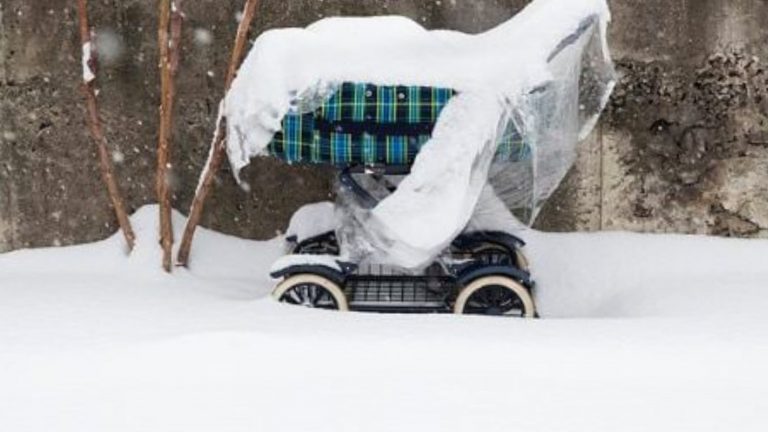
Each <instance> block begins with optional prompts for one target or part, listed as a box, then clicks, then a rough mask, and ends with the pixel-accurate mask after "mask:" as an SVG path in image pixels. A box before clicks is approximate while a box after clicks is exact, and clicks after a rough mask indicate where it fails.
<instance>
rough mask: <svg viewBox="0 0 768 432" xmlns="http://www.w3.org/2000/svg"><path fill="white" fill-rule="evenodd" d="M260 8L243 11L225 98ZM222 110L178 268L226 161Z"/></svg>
mask: <svg viewBox="0 0 768 432" xmlns="http://www.w3.org/2000/svg"><path fill="white" fill-rule="evenodd" d="M258 5H259V0H246V3H245V6H244V8H243V16H242V19H241V20H240V24H239V25H238V27H237V35H236V36H235V45H234V48H233V49H232V56H231V58H230V61H229V67H228V68H227V76H226V80H225V84H224V87H225V88H224V94H225V98H226V92H227V91H229V87H230V86H231V85H232V81H234V79H235V76H236V75H237V69H238V68H239V67H240V62H241V61H242V59H243V55H244V51H245V44H246V42H247V41H248V30H249V29H250V27H251V21H253V18H254V16H255V15H256V8H257V7H258ZM219 110H220V112H219V118H218V120H217V122H216V131H215V132H214V138H213V141H212V142H211V149H210V153H209V156H208V161H207V162H206V165H205V168H204V169H203V173H202V176H201V179H200V183H199V184H198V187H197V191H196V192H195V198H194V199H193V200H192V206H191V208H190V209H189V218H188V219H187V225H186V226H185V227H184V235H183V237H182V239H181V245H180V246H179V253H178V255H177V257H176V264H177V265H181V266H186V265H187V264H188V261H189V252H190V250H191V248H192V239H193V237H194V235H195V229H196V228H197V225H198V224H199V223H200V217H201V216H202V214H203V208H204V207H205V200H206V198H207V197H208V194H209V193H210V190H211V187H212V186H213V181H214V178H215V175H216V172H217V171H218V170H219V167H221V162H222V161H223V159H224V153H225V148H226V145H225V144H226V139H227V130H226V119H225V118H224V117H222V112H221V111H222V110H223V103H222V106H221V107H220V108H219Z"/></svg>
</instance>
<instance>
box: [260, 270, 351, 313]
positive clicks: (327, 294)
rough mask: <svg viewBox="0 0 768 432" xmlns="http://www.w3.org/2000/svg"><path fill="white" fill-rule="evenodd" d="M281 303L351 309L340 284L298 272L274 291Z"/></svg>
mask: <svg viewBox="0 0 768 432" xmlns="http://www.w3.org/2000/svg"><path fill="white" fill-rule="evenodd" d="M272 297H274V298H275V299H276V300H277V301H279V302H280V303H287V304H291V305H296V306H304V307H308V308H314V309H328V310H341V311H346V310H349V306H348V304H347V298H346V296H344V292H343V291H342V290H341V288H339V286H338V285H337V284H336V283H334V282H332V281H330V280H328V279H326V278H324V277H322V276H318V275H314V274H298V275H295V276H291V277H289V278H286V279H285V280H283V281H282V282H280V284H278V285H277V287H276V288H275V290H274V291H272Z"/></svg>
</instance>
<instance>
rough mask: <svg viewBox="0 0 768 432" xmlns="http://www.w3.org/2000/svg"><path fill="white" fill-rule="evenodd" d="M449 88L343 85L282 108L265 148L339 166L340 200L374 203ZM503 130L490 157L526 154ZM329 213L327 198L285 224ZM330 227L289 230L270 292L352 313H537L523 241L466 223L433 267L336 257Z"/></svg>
mask: <svg viewBox="0 0 768 432" xmlns="http://www.w3.org/2000/svg"><path fill="white" fill-rule="evenodd" d="M454 94H455V92H454V91H453V90H451V89H446V88H434V87H419V86H377V85H373V84H361V83H343V84H342V85H341V86H340V87H339V88H338V90H337V91H335V92H334V93H333V95H332V96H331V97H329V98H327V99H325V100H324V101H323V102H322V104H321V105H320V107H319V108H317V109H316V110H314V111H311V112H309V113H305V114H288V115H286V116H285V117H284V118H283V129H282V132H279V133H277V134H276V135H275V137H274V139H273V140H272V142H271V143H270V145H269V153H270V155H272V156H273V157H277V158H280V159H282V160H284V161H286V162H288V163H303V164H327V165H332V166H335V167H337V168H339V170H340V174H339V181H338V185H339V188H340V190H339V191H338V193H339V195H342V196H343V197H344V198H343V199H341V200H342V201H343V202H342V203H341V204H340V208H342V209H344V208H347V207H349V206H361V207H364V208H373V207H375V206H376V205H377V204H378V203H379V201H380V198H377V197H376V196H374V192H371V190H370V189H374V190H376V191H378V192H381V191H384V193H385V194H386V192H387V189H389V191H394V189H395V187H396V186H395V184H394V182H395V181H396V178H397V177H398V176H402V175H407V174H409V172H410V169H411V166H412V165H413V162H414V159H415V158H416V155H417V154H418V152H419V149H420V148H421V147H422V146H423V145H424V143H426V142H427V141H428V140H429V139H430V137H431V132H432V129H433V128H434V126H435V122H436V121H437V119H438V117H439V115H440V112H441V111H442V110H443V108H444V107H445V105H446V104H447V103H448V101H449V100H450V99H451V97H453V96H454ZM505 137H506V138H505V139H504V140H502V141H501V142H500V143H499V147H498V152H497V155H496V158H497V159H498V160H505V159H506V160H516V161H519V160H523V159H525V158H527V157H529V156H530V152H529V149H528V148H527V146H526V145H525V144H524V143H523V141H522V139H521V137H520V135H519V134H517V133H510V134H506V135H505ZM360 177H362V178H360ZM393 177H394V180H392V178H393ZM337 211H338V210H337ZM323 212H325V214H324V215H323V214H322V213H323ZM333 212H334V209H333V208H330V207H329V206H323V205H319V206H318V205H315V206H311V207H309V208H308V209H307V211H306V212H305V214H301V213H299V214H297V215H296V216H295V217H294V220H293V221H292V222H293V223H292V225H300V226H310V227H311V226H313V224H315V225H314V226H315V227H317V228H316V229H315V230H317V229H318V228H319V230H321V231H322V230H323V228H324V227H323V224H320V225H319V226H318V225H316V224H317V223H318V221H321V220H329V219H330V220H334V219H335V216H333ZM302 219H303V220H302ZM341 223H343V221H342V222H341ZM331 227H332V226H331ZM332 228H333V227H332ZM337 230H338V227H336V229H331V230H328V231H325V232H320V233H314V234H315V235H311V234H306V233H305V232H302V231H306V228H304V229H302V228H297V229H296V231H297V232H290V231H289V236H288V241H289V242H290V244H291V249H292V250H291V255H289V256H287V257H285V258H283V259H281V260H280V261H278V262H277V263H276V264H275V266H274V271H273V272H272V276H273V277H275V278H281V279H283V280H282V282H281V283H280V284H279V285H278V286H277V288H275V290H274V297H275V298H276V299H278V300H279V301H281V302H285V303H289V304H300V305H305V306H309V307H317V308H323V309H340V310H347V309H350V310H357V311H378V312H382V311H396V312H450V311H455V312H457V313H484V314H499V315H502V314H503V315H508V314H516V315H519V316H526V317H531V316H533V315H534V313H535V308H534V303H533V299H532V297H531V294H530V290H531V289H532V287H533V282H532V280H531V278H530V274H529V271H528V263H527V261H526V259H525V257H524V255H523V254H522V252H521V249H522V247H523V246H524V244H525V243H524V242H523V241H522V240H521V239H519V238H517V237H515V236H514V235H512V234H509V233H505V232H500V231H466V232H464V233H462V234H461V235H459V236H458V237H457V238H456V239H454V240H453V241H452V243H451V245H450V247H449V248H448V250H446V251H445V252H444V253H443V254H441V256H440V257H439V258H438V259H437V260H436V261H435V262H434V263H433V264H432V265H429V266H427V267H426V268H425V269H421V270H420V271H413V270H408V269H403V268H397V267H393V266H389V265H382V264H378V263H375V262H373V263H372V262H367V263H364V264H362V265H361V263H357V262H345V261H343V260H340V259H337V258H336V256H338V255H339V253H340V245H339V242H338V240H337V238H338V234H337ZM302 237H303V238H302Z"/></svg>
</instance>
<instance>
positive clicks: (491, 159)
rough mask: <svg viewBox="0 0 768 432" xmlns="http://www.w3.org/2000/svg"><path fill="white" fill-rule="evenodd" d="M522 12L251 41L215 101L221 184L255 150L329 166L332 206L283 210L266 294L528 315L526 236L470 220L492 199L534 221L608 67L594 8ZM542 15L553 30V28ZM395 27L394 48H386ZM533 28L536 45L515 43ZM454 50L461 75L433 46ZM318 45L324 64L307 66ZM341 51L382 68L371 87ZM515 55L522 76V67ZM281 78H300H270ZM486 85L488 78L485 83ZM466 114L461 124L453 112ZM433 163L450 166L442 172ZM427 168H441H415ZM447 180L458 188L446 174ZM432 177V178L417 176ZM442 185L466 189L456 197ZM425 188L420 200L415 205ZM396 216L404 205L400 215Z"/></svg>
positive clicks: (603, 94) (352, 306) (332, 25)
mask: <svg viewBox="0 0 768 432" xmlns="http://www.w3.org/2000/svg"><path fill="white" fill-rule="evenodd" d="M534 4H538V5H537V6H536V7H531V9H530V10H528V11H525V12H523V13H521V14H520V18H519V19H513V20H511V21H510V22H508V23H507V24H503V25H501V26H499V27H498V28H497V29H494V30H491V31H489V32H487V33H486V34H483V35H477V36H467V35H461V36H460V35H457V34H453V33H450V34H449V33H444V32H443V33H440V32H437V33H434V34H429V32H426V31H425V30H424V29H423V28H421V27H419V26H418V25H417V24H415V23H413V22H410V21H407V22H406V21H405V20H404V19H398V18H385V19H382V20H377V21H366V20H365V19H335V20H325V21H321V22H319V23H318V24H316V25H313V26H310V27H308V28H307V30H297V29H288V30H285V31H282V32H277V33H271V34H269V35H268V36H265V37H264V38H263V39H261V41H257V43H256V44H255V45H254V48H253V50H252V54H250V55H249V58H248V59H246V62H245V63H244V66H243V69H242V71H241V74H240V75H238V79H237V80H236V81H235V83H234V85H233V88H232V90H230V93H229V95H228V105H227V107H226V108H225V110H226V111H227V113H226V118H227V119H228V122H229V124H228V135H229V136H230V137H235V139H233V138H230V139H229V141H228V154H229V158H230V162H231V163H232V165H233V168H234V170H235V174H236V175H237V173H238V172H239V168H241V167H242V166H245V165H247V163H248V161H249V158H251V157H254V156H257V155H267V156H270V157H274V158H277V159H280V160H282V161H284V162H286V163H288V164H305V165H323V166H332V167H335V168H336V169H338V171H339V176H338V182H337V203H336V204H335V205H333V204H330V203H326V204H316V205H312V206H308V207H306V208H303V209H301V210H299V212H297V213H296V214H295V215H294V218H293V220H292V222H291V227H290V228H289V231H288V233H287V237H286V238H287V243H288V252H289V253H288V255H286V256H284V257H282V258H280V259H279V260H277V262H275V264H274V265H273V267H272V269H271V272H270V274H271V276H272V277H273V278H275V279H277V280H279V281H280V282H279V283H278V285H277V286H276V288H275V289H274V291H273V297H274V298H275V299H276V300H277V301H279V302H282V303H287V304H292V305H301V306H305V307H310V308H318V309H332V310H342V311H344V310H352V311H367V312H401V313H419V312H427V313H456V314H476V315H495V316H511V317H524V318H532V317H536V316H537V310H536V306H535V303H534V296H533V291H534V287H535V284H534V281H533V279H532V277H531V269H530V266H529V263H528V260H527V259H526V257H525V255H524V254H523V248H524V246H525V242H524V241H523V240H522V239H520V238H519V237H517V236H515V235H514V234H512V231H513V230H511V229H507V228H509V226H510V225H509V224H505V225H503V226H504V228H502V229H497V228H496V227H498V226H500V225H494V224H493V223H489V224H483V223H474V222H475V221H473V219H472V218H474V217H475V215H476V214H478V209H480V208H481V207H483V206H482V205H481V202H482V201H483V199H482V198H481V197H482V196H485V195H488V196H491V199H490V200H487V202H484V203H483V205H486V204H490V205H488V206H487V207H488V208H490V209H491V210H490V212H491V213H494V214H496V215H498V214H502V213H504V214H507V215H509V216H510V218H511V219H512V220H515V221H517V219H523V220H524V221H525V222H527V223H530V222H532V220H533V219H534V218H535V216H536V212H537V211H538V209H540V207H541V205H542V203H543V202H544V201H545V200H546V199H547V198H548V197H549V196H550V195H551V194H552V192H553V191H554V190H555V188H556V187H557V186H558V184H559V183H560V181H561V180H562V179H563V177H564V176H565V174H566V172H567V171H568V169H569V168H570V167H571V166H572V164H573V162H574V160H575V154H576V150H575V149H576V144H577V143H578V141H579V140H580V139H583V138H584V137H585V136H586V135H587V134H588V133H589V132H590V131H591V129H592V127H593V126H594V124H595V122H596V120H597V117H598V115H599V113H600V111H602V109H603V107H604V106H605V104H606V102H607V99H608V96H609V95H610V92H611V90H612V88H613V84H614V82H615V72H614V69H613V65H612V62H611V60H610V55H609V54H608V52H607V43H606V42H605V28H606V26H605V24H606V23H607V20H608V19H609V18H608V16H609V14H608V10H607V5H606V3H605V2H604V1H603V0H579V1H578V2H557V1H555V0H537V1H536V2H534ZM565 5H568V7H564V6H565ZM547 20H552V21H554V22H558V23H561V24H563V23H564V24H563V25H560V26H559V27H558V26H554V27H552V30H551V31H550V30H547V29H549V28H550V27H549V26H547V25H545V24H546V22H547ZM393 29H394V30H393ZM398 29H399V30H398ZM337 30H338V32H337ZM368 30H370V31H374V32H375V31H378V32H379V39H376V42H374V43H373V45H372V46H378V47H380V49H379V50H371V49H367V48H366V47H364V45H362V44H361V45H359V46H358V45H355V43H356V42H355V41H354V40H352V39H351V38H352V36H353V35H356V34H361V33H360V32H363V31H368ZM395 30H397V31H395ZM400 30H402V33H403V34H404V35H407V37H406V36H403V37H402V38H399V37H394V38H393V36H392V35H395V34H396V33H397V32H398V31H400ZM344 32H347V33H344ZM534 33H536V34H537V36H536V39H534V41H536V43H531V44H527V45H524V44H520V43H519V41H520V40H521V39H520V38H521V37H528V36H529V35H531V34H534ZM374 39H375V38H374ZM323 41H332V42H330V43H328V44H326V45H323V43H324V42H323ZM348 41H351V42H350V44H348V45H345V43H347V42H348ZM532 42H533V41H532ZM452 44H455V46H456V47H459V48H457V50H458V51H461V52H463V53H466V56H467V57H466V58H471V59H472V62H471V67H463V65H465V64H466V61H465V60H464V59H465V58H464V57H461V56H457V55H454V56H450V55H445V54H444V53H443V51H441V50H443V49H445V48H446V47H448V46H452ZM413 45H417V46H419V47H421V48H422V49H423V48H424V47H428V46H433V47H434V49H433V50H431V51H430V50H426V51H422V52H423V53H424V54H423V55H422V54H421V52H420V53H419V54H416V55H410V56H409V54H407V53H400V52H398V51H397V50H398V49H401V48H402V49H407V48H409V47H410V46H413ZM506 46H511V47H512V48H511V49H506V48H503V47H506ZM321 47H322V48H323V53H322V55H312V54H313V53H314V52H317V51H318V50H319V49H320V48H321ZM360 47H363V48H365V49H359V48H360ZM381 47H384V48H381ZM499 47H502V48H499ZM462 50H463V51H462ZM493 50H495V51H493ZM458 51H457V52H458ZM334 52H337V54H334ZM430 52H434V53H435V54H434V56H432V57H429V56H430V55H431V54H430ZM451 52H453V51H451ZM297 53H302V54H303V55H305V56H307V58H308V60H306V59H305V60H302V61H299V60H296V59H299V58H302V59H303V58H304V57H297V56H296V54H297ZM349 53H355V54H354V55H356V56H359V57H360V59H362V60H361V61H360V64H367V65H371V64H379V63H380V65H379V66H380V67H379V68H375V69H372V70H371V76H374V77H377V78H375V79H371V80H366V79H364V78H363V79H361V78H359V77H361V76H365V75H366V74H367V73H368V72H365V73H361V72H360V69H356V68H355V67H352V66H351V65H350V64H346V63H343V62H338V61H336V59H337V58H338V57H337V55H338V56H341V55H348V54H349ZM515 53H517V54H519V55H520V56H521V57H526V58H529V59H530V60H531V64H532V65H535V67H528V68H519V63H518V62H516V61H515V58H514V54H515ZM379 54H382V55H384V56H385V58H386V60H381V59H380V58H379ZM457 58H458V60H457ZM387 61H389V62H392V63H386V62H387ZM432 61H434V62H437V63H439V66H432V65H431V63H430V62H432ZM462 61H464V63H461V62H462ZM453 66H455V69H454V68H453ZM495 66H500V67H498V68H497V69H494V72H492V74H491V75H487V76H480V77H478V73H483V71H486V70H490V69H493V68H494V67H495ZM386 67H391V70H392V72H388V70H387V69H386ZM291 68H294V69H297V73H290V74H288V73H285V71H287V70H291ZM424 68H426V69H429V70H428V71H426V72H424V70H423V69H424ZM515 69H524V73H525V74H522V75H521V77H523V78H524V79H516V78H515V79H512V80H510V79H509V76H508V75H507V73H508V71H510V70H511V71H513V72H514V70H515ZM315 70H317V71H318V72H317V73H318V74H319V76H320V77H321V78H318V79H317V81H314V79H315V78H313V77H312V73H314V72H315ZM493 74H495V75H493ZM415 76H422V77H429V78H426V79H424V78H420V79H416V78H414V77H415ZM339 77H353V78H350V79H347V78H339ZM455 77H458V78H455ZM487 77H490V78H493V79H495V81H493V82H492V84H490V85H489V84H488V82H487V80H485V78H487ZM478 78H479V79H478ZM517 78H519V77H517ZM427 81H428V82H427ZM329 82H330V85H328V83H329ZM401 83H408V84H407V85H400V84H401ZM440 83H443V84H440ZM510 83H511V84H510ZM454 85H455V87H454ZM473 85H474V86H479V87H472V86H473ZM494 85H498V86H499V88H498V89H496V88H494V87H493V86H494ZM462 86H463V87H462ZM475 90H478V91H475ZM489 90H490V91H489ZM473 91H475V93H473ZM462 92H465V93H464V94H462ZM489 95H490V96H489ZM454 101H455V102H454ZM478 101H479V102H478ZM487 107H490V108H488V109H486V108H487ZM457 113H458V114H459V115H458V116H457ZM466 113H474V114H473V115H474V116H473V117H472V118H471V119H466V117H463V116H465V115H466ZM488 113H490V114H489V115H487V114H488ZM486 118H488V119H490V120H489V121H485V120H482V119H486ZM446 119H448V120H447V121H446ZM446 125H448V127H447V128H446ZM478 125H479V126H478ZM478 131H479V132H478ZM476 132H478V133H477V134H476ZM454 134H456V135H454ZM475 136H479V137H480V138H478V139H475ZM456 137H458V138H456ZM444 155H449V156H450V157H451V158H453V159H451V160H449V161H448V162H446V160H447V158H448V157H444ZM467 155H468V156H467ZM430 158H431V159H430ZM441 158H442V159H441ZM425 159H427V160H437V161H441V163H443V165H440V164H437V166H438V169H431V170H427V171H425V170H424V167H425V166H429V165H428V164H426V165H425ZM463 159H466V160H463ZM456 160H458V162H456V163H454V161H456ZM446 167H453V168H455V167H458V168H457V169H456V170H455V171H450V170H446V169H444V168H446ZM418 170H421V171H418ZM417 171H418V173H417ZM446 172H447V173H448V174H446ZM454 172H457V173H466V177H461V178H460V181H452V180H453V178H452V177H451V176H452V175H453V173H454ZM425 173H426V174H425ZM433 175H434V176H442V177H440V178H439V180H438V181H435V180H430V178H431V176H433ZM404 176H406V177H405V178H404V179H403V177H404ZM413 179H416V180H413ZM409 180H412V181H411V182H409ZM419 182H421V183H419ZM430 182H431V183H430ZM414 185H415V186H414ZM446 185H447V186H446ZM455 186H458V187H464V186H466V190H464V191H457V192H456V193H454V191H453V190H451V188H453V187H455ZM409 188H410V189H409ZM441 188H442V189H441ZM423 191H427V192H424V193H427V194H429V193H431V195H427V198H426V200H427V201H429V200H432V201H429V204H427V203H425V202H423V201H422V198H423V196H425V195H419V194H420V193H422V192H423ZM435 191H437V193H435ZM487 191H490V192H487ZM486 192H487V193H486ZM409 194H410V195H409ZM457 196H458V197H459V199H456V197H457ZM403 197H406V199H403ZM414 197H415V198H414ZM434 197H437V198H434ZM394 198H398V199H400V200H401V201H393V199H394ZM440 200H447V201H446V202H448V203H449V204H450V205H447V206H445V207H444V208H447V209H449V210H450V211H453V212H455V213H456V214H459V215H460V216H458V217H455V218H453V219H451V220H450V221H449V222H447V223H446V225H441V226H440V227H439V228H438V231H437V232H438V233H439V236H441V237H439V238H438V240H437V241H432V240H433V239H434V237H438V236H432V237H431V238H429V239H428V240H427V241H424V240H423V238H422V237H419V234H421V233H420V231H419V230H422V229H423V230H426V231H428V228H430V226H429V223H433V224H436V225H439V224H441V219H442V218H443V217H444V214H443V213H442V208H441V207H439V204H440ZM393 202H396V203H397V206H395V205H392V203H393ZM402 203H407V205H405V206H400V205H401V204H402ZM386 204H389V206H388V207H387V205H386ZM427 205H432V206H435V207H433V208H431V209H426V208H425V209H424V210H425V211H426V210H434V209H435V208H437V209H438V210H437V211H431V213H429V217H422V218H421V219H419V220H418V221H414V219H413V218H418V217H419V216H420V215H419V212H421V211H422V210H421V208H422V207H424V206H427ZM398 206H400V207H398ZM382 208H383V209H384V210H382V211H380V212H379V213H376V211H377V210H381V209H382ZM402 208H405V209H407V210H408V211H405V212H400V213H398V211H399V210H400V209H402ZM393 209H394V211H393ZM467 209H468V210H467ZM366 212H367V213H366ZM472 212H474V213H472ZM512 212H514V214H515V216H516V217H517V219H516V218H515V216H512V214H513V213H512ZM382 214H383V215H385V216H386V218H385V217H382V216H381V215H382ZM446 214H447V212H446ZM360 215H364V216H360ZM371 215H373V216H371ZM450 216H452V215H451V214H447V216H445V217H450ZM409 218H410V219H409ZM371 220H373V221H374V223H375V224H374V225H372V224H371V223H369V222H370V221H371ZM467 220H469V221H468V222H467ZM382 221H383V222H382ZM393 221H394V222H393ZM425 221H426V222H425ZM415 222H418V223H415ZM461 224H464V225H461ZM446 226H447V227H448V228H445V227H446ZM297 227H300V228H297ZM382 227H384V228H383V229H382ZM462 227H463V229H462ZM444 228H445V229H444ZM452 233H455V234H452ZM409 237H419V238H418V240H414V241H411V240H412V239H411V238H409ZM361 239H363V240H361ZM361 245H362V246H361ZM422 246H423V247H422ZM419 247H422V248H421V249H419ZM441 249H442V252H441ZM350 251H352V252H350ZM360 251H373V252H370V253H368V252H366V253H368V255H366V254H365V253H356V252H360ZM413 251H415V252H413ZM423 251H427V252H426V253H421V252H423ZM381 257H384V259H382V260H380V261H379V260H377V258H381ZM393 257H397V258H393ZM401 257H408V258H410V257H414V259H413V260H412V261H413V262H408V259H400V258H401ZM430 260H431V261H430ZM401 263H405V264H403V265H401ZM415 263H418V264H415ZM411 264H413V266H412V267H407V266H408V265H411Z"/></svg>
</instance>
